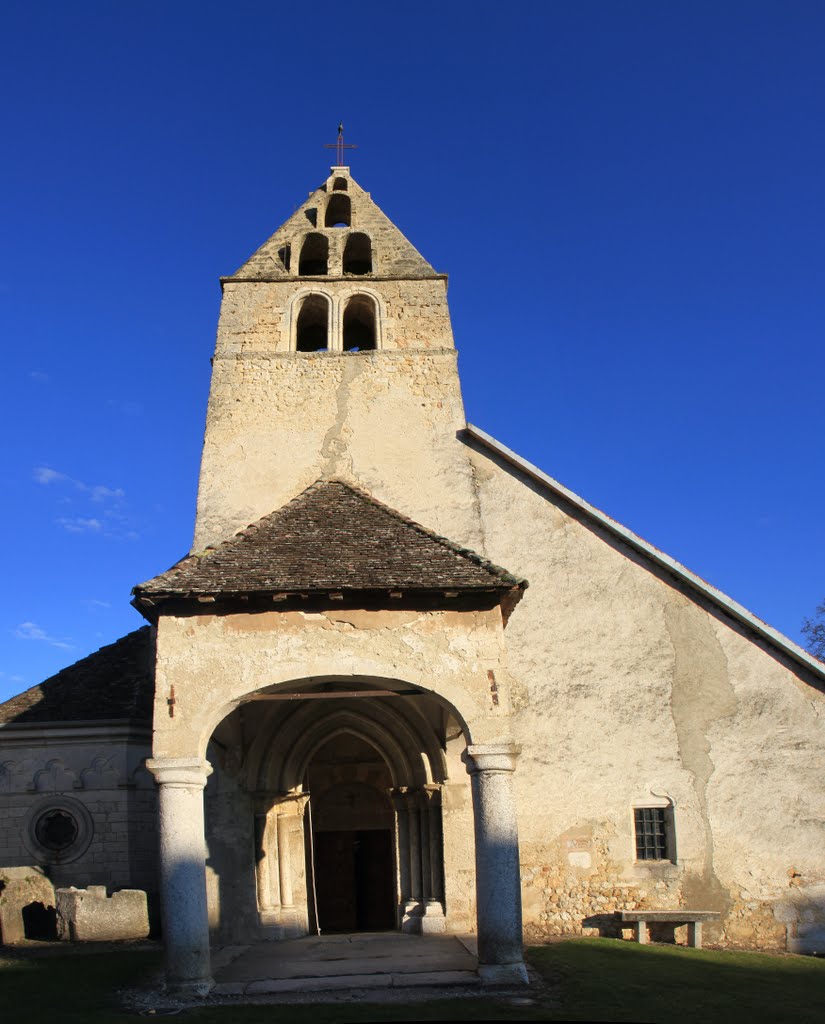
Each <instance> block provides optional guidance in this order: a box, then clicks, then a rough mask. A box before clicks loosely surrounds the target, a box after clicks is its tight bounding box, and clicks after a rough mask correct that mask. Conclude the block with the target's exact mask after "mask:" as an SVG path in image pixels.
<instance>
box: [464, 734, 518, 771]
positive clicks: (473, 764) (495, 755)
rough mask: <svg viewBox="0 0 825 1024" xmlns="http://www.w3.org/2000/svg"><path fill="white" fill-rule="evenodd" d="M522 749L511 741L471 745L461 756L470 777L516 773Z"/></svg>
mask: <svg viewBox="0 0 825 1024" xmlns="http://www.w3.org/2000/svg"><path fill="white" fill-rule="evenodd" d="M520 753H521V747H520V746H518V744H516V743H513V742H512V741H511V740H502V741H499V742H496V743H473V744H470V745H469V746H468V747H467V748H466V750H465V751H464V753H463V754H462V755H461V760H462V761H463V762H464V764H465V766H466V768H467V771H468V772H469V773H470V775H476V774H477V773H479V772H514V771H515V770H516V761H517V760H518V756H519V754H520Z"/></svg>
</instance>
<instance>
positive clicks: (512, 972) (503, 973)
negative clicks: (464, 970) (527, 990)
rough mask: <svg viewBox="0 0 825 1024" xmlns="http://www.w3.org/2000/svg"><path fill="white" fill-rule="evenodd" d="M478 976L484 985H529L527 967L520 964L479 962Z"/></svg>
mask: <svg viewBox="0 0 825 1024" xmlns="http://www.w3.org/2000/svg"><path fill="white" fill-rule="evenodd" d="M478 976H479V978H481V984H482V985H529V984H530V979H529V978H528V977H527V968H526V967H525V966H524V964H523V963H518V964H479V965H478Z"/></svg>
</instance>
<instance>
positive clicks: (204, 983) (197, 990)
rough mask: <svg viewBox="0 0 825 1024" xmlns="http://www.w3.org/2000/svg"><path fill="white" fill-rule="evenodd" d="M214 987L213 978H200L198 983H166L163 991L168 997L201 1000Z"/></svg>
mask: <svg viewBox="0 0 825 1024" xmlns="http://www.w3.org/2000/svg"><path fill="white" fill-rule="evenodd" d="M214 985H215V979H214V978H200V979H199V980H198V981H167V982H166V984H165V985H164V986H163V991H164V992H165V994H166V995H169V996H178V997H179V998H181V999H203V998H204V997H205V996H208V995H209V993H210V992H211V991H212V989H213V987H214Z"/></svg>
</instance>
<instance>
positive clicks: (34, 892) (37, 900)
mask: <svg viewBox="0 0 825 1024" xmlns="http://www.w3.org/2000/svg"><path fill="white" fill-rule="evenodd" d="M54 906H55V896H54V886H53V885H52V883H51V882H50V881H49V879H48V878H47V877H46V875H45V873H44V871H43V869H42V868H38V867H34V866H22V867H12V868H0V942H2V943H3V944H4V945H7V946H10V945H13V944H14V943H17V942H22V941H23V940H24V939H25V938H26V937H27V936H26V920H25V918H26V916H27V915H28V914H29V913H31V909H30V908H33V909H34V911H37V914H36V915H35V916H37V917H39V918H46V917H49V916H50V915H52V916H53V914H54ZM24 911H25V912H26V914H24ZM29 937H31V938H47V937H48V936H46V935H39V934H38V935H34V934H32V935H30V936H29Z"/></svg>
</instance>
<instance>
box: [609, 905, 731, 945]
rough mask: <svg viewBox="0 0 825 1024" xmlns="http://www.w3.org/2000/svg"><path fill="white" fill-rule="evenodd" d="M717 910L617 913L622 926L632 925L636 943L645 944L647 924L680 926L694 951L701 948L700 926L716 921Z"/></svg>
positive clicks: (629, 911) (628, 911) (718, 915)
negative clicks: (684, 925)
mask: <svg viewBox="0 0 825 1024" xmlns="http://www.w3.org/2000/svg"><path fill="white" fill-rule="evenodd" d="M720 916H721V915H720V913H719V911H718V910H622V911H620V912H619V917H620V920H621V921H622V923H623V924H632V925H633V928H634V930H635V932H636V941H637V942H640V943H642V944H644V943H646V942H647V926H648V925H649V924H672V925H673V926H674V928H676V927H678V926H679V925H681V924H686V925H687V927H688V945H689V946H693V948H694V949H701V948H702V924H703V923H704V922H705V921H718V920H719V918H720Z"/></svg>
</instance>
